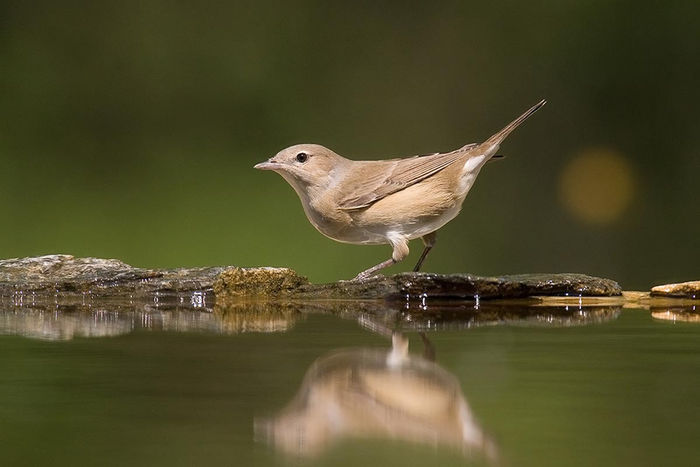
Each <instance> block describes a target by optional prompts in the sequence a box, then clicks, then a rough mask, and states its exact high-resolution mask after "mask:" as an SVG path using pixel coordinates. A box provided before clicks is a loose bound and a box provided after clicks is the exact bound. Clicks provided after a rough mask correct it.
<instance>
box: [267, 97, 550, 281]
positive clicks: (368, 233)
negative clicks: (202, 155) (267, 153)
mask: <svg viewBox="0 0 700 467" xmlns="http://www.w3.org/2000/svg"><path fill="white" fill-rule="evenodd" d="M545 103H546V101H545V100H544V99H543V100H541V101H540V102H538V103H537V104H535V105H534V106H532V107H530V108H529V109H528V110H527V111H525V112H524V113H523V114H522V115H520V116H519V117H518V118H516V119H515V120H513V121H512V122H511V123H509V124H508V125H506V126H505V127H504V128H503V129H502V130H500V131H498V132H497V133H495V134H494V135H493V136H491V137H490V138H488V139H487V140H486V141H484V142H483V143H480V144H479V143H471V144H467V145H464V146H462V147H460V148H459V149H456V150H454V151H451V152H446V153H434V154H427V155H421V156H413V157H406V158H399V159H385V160H372V161H367V160H362V161H360V160H351V159H347V158H345V157H343V156H341V155H339V154H337V153H335V152H334V151H332V150H330V149H328V148H326V147H324V146H321V145H319V144H296V145H294V146H290V147H288V148H286V149H283V150H281V151H280V152H278V153H277V154H276V155H275V156H273V157H271V158H270V159H268V160H266V161H264V162H261V163H259V164H256V165H255V166H254V168H256V169H260V170H271V171H274V172H277V173H278V174H279V175H281V176H282V178H284V179H285V180H286V181H287V182H288V183H289V184H290V185H291V186H292V188H293V189H294V191H296V193H297V195H298V196H299V199H300V200H301V204H302V206H303V208H304V213H305V214H306V217H307V218H308V220H309V221H310V222H311V224H312V225H313V226H314V227H315V228H316V229H317V230H318V231H319V232H321V233H322V234H323V235H325V236H326V237H329V238H331V239H333V240H336V241H338V242H342V243H352V244H360V245H378V244H388V245H391V247H392V254H391V257H390V258H389V259H387V260H386V261H382V262H381V263H379V264H377V265H375V266H372V267H370V268H368V269H365V270H364V271H362V272H360V273H359V274H358V275H357V276H356V277H355V278H354V279H353V280H366V279H368V278H371V277H372V276H374V275H375V274H376V273H377V272H379V271H380V270H382V269H384V268H386V267H389V266H391V265H393V264H396V263H398V262H400V261H402V260H403V259H405V258H406V257H407V256H408V253H409V247H408V243H409V241H410V240H414V239H417V238H420V239H421V240H422V241H423V252H422V253H421V255H420V258H419V259H418V262H417V263H416V265H415V267H414V268H413V271H415V272H417V271H419V270H420V268H421V266H422V265H423V262H424V261H425V258H426V257H427V255H428V253H429V252H430V251H431V250H432V248H433V247H434V246H435V243H436V240H437V234H436V232H437V230H438V229H440V228H441V227H442V226H444V225H445V224H447V223H448V222H449V221H451V220H452V219H454V218H455V217H456V216H457V215H458V214H459V212H460V210H461V209H462V203H463V202H464V199H465V197H466V196H467V193H468V192H469V190H470V189H471V187H472V185H473V184H474V181H475V180H476V177H477V175H478V174H479V171H480V170H481V168H482V167H483V166H484V164H486V163H487V162H488V161H489V160H491V159H493V158H496V157H499V156H498V155H497V154H496V152H497V151H498V149H499V146H500V144H501V143H502V142H503V140H504V139H505V138H506V137H507V136H508V135H509V134H510V133H511V132H512V131H513V130H515V129H516V128H517V127H518V126H520V125H521V124H522V123H523V122H524V121H525V120H527V119H528V118H529V117H530V116H532V114H534V113H535V112H537V110H539V109H540V108H541V107H542V106H543V105H544V104H545Z"/></svg>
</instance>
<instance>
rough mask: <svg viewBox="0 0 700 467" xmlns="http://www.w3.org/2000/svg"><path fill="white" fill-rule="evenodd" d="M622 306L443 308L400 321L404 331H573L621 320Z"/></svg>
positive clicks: (415, 311) (411, 312)
mask: <svg viewBox="0 0 700 467" xmlns="http://www.w3.org/2000/svg"><path fill="white" fill-rule="evenodd" d="M621 310H622V308H621V306H595V305H594V306H586V305H557V306H553V305H536V304H515V303H514V304H499V303H483V302H482V303H481V304H479V305H472V306H469V305H461V304H460V305H453V306H449V305H442V306H440V307H434V306H431V307H416V308H411V309H406V310H402V311H401V313H400V315H399V316H398V321H399V324H400V326H401V327H402V329H411V330H425V331H428V330H442V329H453V330H454V329H468V328H473V327H482V326H501V325H506V326H551V327H569V326H583V325H589V324H600V323H605V322H607V321H611V320H614V319H617V317H618V316H619V315H620V312H621Z"/></svg>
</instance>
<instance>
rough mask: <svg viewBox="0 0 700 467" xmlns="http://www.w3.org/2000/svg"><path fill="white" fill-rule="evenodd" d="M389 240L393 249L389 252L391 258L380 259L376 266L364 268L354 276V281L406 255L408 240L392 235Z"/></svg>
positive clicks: (364, 277)
mask: <svg viewBox="0 0 700 467" xmlns="http://www.w3.org/2000/svg"><path fill="white" fill-rule="evenodd" d="M389 240H390V241H391V246H392V247H393V248H394V251H393V252H392V254H391V258H389V259H388V260H386V261H382V262H381V263H379V264H377V265H376V266H372V267H371V268H369V269H365V270H364V271H362V272H361V273H359V274H358V275H357V276H355V278H354V279H353V280H354V281H361V280H365V279H369V278H370V277H372V276H373V275H374V274H375V273H376V272H377V271H379V270H381V269H384V268H387V267H389V266H392V265H394V264H396V263H398V262H399V261H402V260H403V259H404V258H405V257H406V256H408V240H407V239H406V238H404V237H394V238H390V239H389Z"/></svg>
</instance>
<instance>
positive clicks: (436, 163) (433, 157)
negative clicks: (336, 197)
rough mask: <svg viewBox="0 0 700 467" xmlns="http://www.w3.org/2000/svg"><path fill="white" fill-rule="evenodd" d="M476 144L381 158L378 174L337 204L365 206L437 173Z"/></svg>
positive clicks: (359, 181) (344, 208)
mask: <svg viewBox="0 0 700 467" xmlns="http://www.w3.org/2000/svg"><path fill="white" fill-rule="evenodd" d="M476 146H477V144H476V143H473V144H467V145H466V146H463V147H461V148H459V149H458V150H456V151H453V152H448V153H444V154H440V153H437V154H430V155H427V156H415V157H409V158H407V159H395V160H389V161H382V163H379V164H378V165H377V170H376V171H375V173H373V174H370V175H368V176H365V177H364V178H363V179H362V180H358V181H357V182H356V186H355V187H354V189H353V190H352V191H351V192H350V193H348V194H347V195H346V196H345V198H343V199H341V200H340V202H339V203H338V207H339V208H340V209H343V210H352V209H362V208H366V207H368V206H370V205H372V204H373V203H376V202H377V201H379V200H380V199H382V198H385V197H386V196H389V195H390V194H392V193H396V192H397V191H401V190H403V189H404V188H408V187H409V186H411V185H414V184H416V183H418V182H420V181H421V180H425V179H426V178H428V177H430V176H431V175H435V174H436V173H437V172H439V171H441V170H442V169H444V168H445V167H448V166H449V165H451V164H452V163H453V162H455V161H456V160H458V159H459V158H461V157H462V156H464V153H465V152H466V151H468V150H470V149H473V148H474V147H476Z"/></svg>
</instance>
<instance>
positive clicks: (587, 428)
mask: <svg viewBox="0 0 700 467" xmlns="http://www.w3.org/2000/svg"><path fill="white" fill-rule="evenodd" d="M563 310H564V309H562V312H564V311H563ZM579 312H580V313H579V315H580V316H583V318H582V319H570V318H567V319H557V318H556V314H557V310H554V311H552V310H550V314H549V315H548V317H547V316H545V317H544V318H543V317H542V315H541V314H539V315H538V314H535V316H534V318H532V317H530V318H527V319H522V317H521V318H518V319H515V320H514V319H513V313H510V314H509V316H508V318H507V319H506V318H503V319H499V318H498V313H496V312H494V313H495V314H493V316H492V318H493V319H491V320H489V321H488V322H486V323H480V324H481V325H475V323H474V322H470V321H468V320H460V319H459V318H455V317H454V316H453V317H452V319H451V320H449V321H446V322H439V320H438V323H437V324H436V316H438V317H439V315H435V316H432V317H430V321H428V320H427V319H425V320H423V321H421V320H420V319H416V318H415V317H411V316H408V317H407V316H403V317H402V319H401V321H402V322H401V323H400V324H397V323H396V322H395V323H394V325H387V322H386V320H384V321H382V320H379V321H373V319H372V318H371V317H369V318H368V315H363V317H362V318H361V319H358V318H357V315H354V314H353V313H352V310H348V311H347V312H346V313H343V314H338V313H325V312H324V310H323V309H318V308H314V309H313V310H311V309H303V308H302V309H291V310H290V309H285V310H283V311H282V312H279V313H271V314H270V313H267V312H260V311H259V310H258V312H257V316H258V318H257V319H256V320H253V321H246V320H240V319H237V318H235V319H234V318H231V316H229V317H228V318H227V319H225V320H222V319H220V317H219V318H217V316H216V312H214V313H212V312H211V311H181V312H177V313H175V314H172V313H171V314H167V313H165V314H163V313H156V314H154V313H149V312H146V311H140V312H134V311H133V310H132V311H128V310H126V311H125V310H117V311H115V310H112V311H110V310H109V309H103V310H102V311H100V312H99V313H92V314H89V315H88V319H87V321H88V325H86V324H85V321H86V317H85V313H84V312H78V311H76V312H73V313H71V312H70V311H68V312H66V311H61V312H54V313H49V312H47V311H33V312H30V311H27V310H21V309H20V310H18V309H15V308H11V307H5V309H3V310H2V312H1V313H0V334H1V335H0V447H1V448H0V464H2V465H8V466H9V465H169V466H173V465H188V466H189V465H289V464H292V465H365V466H370V465H381V466H383V467H387V466H393V465H396V466H408V465H421V466H425V465H465V464H469V465H538V466H540V465H581V466H589V465H621V466H624V465H635V466H639V465H697V464H698V462H700V442H699V441H698V439H700V438H699V433H700V323H693V322H680V321H675V322H674V321H665V320H659V319H656V318H653V317H652V314H651V313H650V312H649V310H628V309H624V310H619V309H612V310H610V309H608V310H605V309H603V310H599V311H598V312H596V313H590V314H588V312H587V311H585V310H579ZM266 313H267V314H266ZM527 313H529V312H528V311H527V310H525V311H521V312H520V314H521V315H522V314H527ZM566 313H570V311H566ZM76 314H80V315H79V316H76ZM261 314H262V315H263V318H260V315H261ZM453 315H456V316H459V312H458V311H457V312H455V313H453ZM552 316H555V318H552ZM568 316H570V317H571V316H573V315H570V314H569V315H568ZM71 320H72V321H71ZM90 320H92V322H91V324H90ZM154 322H155V323H156V324H155V325H154ZM476 324H478V323H476ZM86 326H87V327H86ZM397 328H402V329H403V331H402V332H400V333H399V332H395V331H396V329H397ZM421 329H423V330H425V332H424V333H421V332H419V331H420V330H421ZM392 331H394V332H393V335H392ZM86 336H89V337H86Z"/></svg>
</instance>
